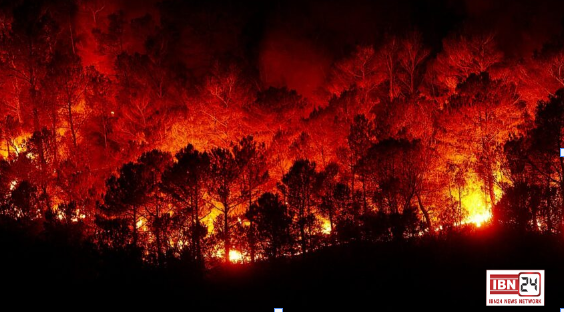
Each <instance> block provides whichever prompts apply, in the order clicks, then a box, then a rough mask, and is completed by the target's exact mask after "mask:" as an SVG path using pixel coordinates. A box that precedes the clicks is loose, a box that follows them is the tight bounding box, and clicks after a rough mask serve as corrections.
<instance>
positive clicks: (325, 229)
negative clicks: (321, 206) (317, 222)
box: [321, 219, 331, 234]
mask: <svg viewBox="0 0 564 312" xmlns="http://www.w3.org/2000/svg"><path fill="white" fill-rule="evenodd" d="M322 222H323V223H322V225H321V232H322V233H323V234H331V222H329V220H328V219H322Z"/></svg>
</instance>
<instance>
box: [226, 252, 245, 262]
mask: <svg viewBox="0 0 564 312" xmlns="http://www.w3.org/2000/svg"><path fill="white" fill-rule="evenodd" d="M229 261H230V262H231V263H241V262H243V255H242V254H241V252H239V251H238V250H233V249H232V250H230V251H229Z"/></svg>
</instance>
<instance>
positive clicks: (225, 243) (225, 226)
mask: <svg viewBox="0 0 564 312" xmlns="http://www.w3.org/2000/svg"><path fill="white" fill-rule="evenodd" d="M223 209H224V210H223V230H224V235H225V237H224V240H223V246H224V249H225V263H226V264H228V263H229V252H230V246H229V242H230V240H229V222H228V220H227V217H228V215H229V208H228V204H227V203H226V202H224V203H223Z"/></svg>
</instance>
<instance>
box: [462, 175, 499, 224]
mask: <svg viewBox="0 0 564 312" xmlns="http://www.w3.org/2000/svg"><path fill="white" fill-rule="evenodd" d="M468 190H469V194H468V195H466V196H464V197H463V198H462V206H463V207H464V209H465V211H466V212H467V216H466V217H465V218H464V220H463V221H462V222H461V224H468V223H472V224H474V225H476V226H477V227H481V226H482V224H484V223H488V222H489V221H490V220H491V218H492V212H491V204H490V203H489V200H488V198H487V197H486V194H484V192H483V190H481V188H480V186H479V184H471V185H470V186H469V187H468ZM500 192H501V191H500V190H495V193H496V194H495V195H496V197H497V198H499V197H501V194H500Z"/></svg>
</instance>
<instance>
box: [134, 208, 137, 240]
mask: <svg viewBox="0 0 564 312" xmlns="http://www.w3.org/2000/svg"><path fill="white" fill-rule="evenodd" d="M133 247H137V206H133Z"/></svg>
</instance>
